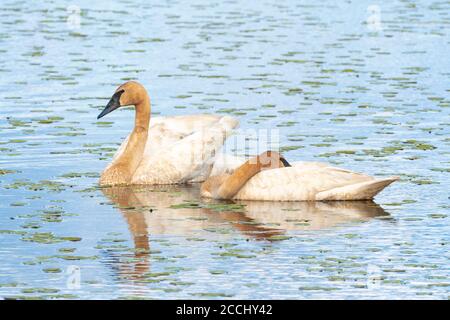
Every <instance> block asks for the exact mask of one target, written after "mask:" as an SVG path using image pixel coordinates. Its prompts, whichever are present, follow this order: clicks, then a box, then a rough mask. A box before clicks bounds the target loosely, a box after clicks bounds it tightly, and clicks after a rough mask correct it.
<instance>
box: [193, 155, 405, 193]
mask: <svg viewBox="0 0 450 320" xmlns="http://www.w3.org/2000/svg"><path fill="white" fill-rule="evenodd" d="M398 179H399V178H398V177H388V178H383V179H375V178H373V177H371V176H368V175H365V174H362V173H357V172H353V171H349V170H346V169H341V168H336V167H332V166H330V165H328V164H326V163H320V162H298V163H293V164H292V165H291V164H290V163H289V162H287V161H286V159H284V158H283V157H282V156H281V155H280V154H279V153H277V152H274V151H266V152H263V153H262V154H260V155H259V156H257V157H254V158H250V159H249V160H247V161H245V162H244V160H242V159H238V158H233V157H231V156H226V155H225V156H223V157H222V159H216V162H215V163H214V166H213V169H212V171H211V174H210V177H208V179H207V180H206V181H205V182H204V183H203V184H202V185H201V195H202V196H203V197H206V198H214V199H233V200H267V201H328V200H372V199H373V198H374V197H375V195H377V194H378V193H379V192H380V191H381V190H383V189H384V188H385V187H387V186H388V185H390V184H391V183H393V182H394V181H396V180H398Z"/></svg>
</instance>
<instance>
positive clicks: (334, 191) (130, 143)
mask: <svg viewBox="0 0 450 320" xmlns="http://www.w3.org/2000/svg"><path fill="white" fill-rule="evenodd" d="M128 105H134V106H135V110H136V117H135V126H134V129H133V131H132V132H131V134H130V135H129V136H128V137H127V138H126V140H125V141H124V142H123V143H122V145H121V146H120V148H119V150H118V151H117V153H116V154H115V156H114V158H113V161H112V162H111V163H110V164H109V165H108V166H107V167H106V169H105V170H104V171H103V173H102V175H101V177H100V185H102V186H109V185H133V184H147V185H155V184H180V183H191V182H202V181H204V183H203V184H202V186H201V195H202V196H203V197H209V198H216V199H241V200H270V201H315V200H316V201H320V200H368V199H373V197H374V196H375V195H376V194H377V193H379V192H380V191H381V190H383V189H384V188H385V187H386V186H388V185H389V184H391V183H392V182H394V181H395V180H397V179H398V178H397V177H389V178H385V179H375V178H373V177H370V176H367V175H364V174H360V173H356V172H352V171H348V170H344V169H340V168H335V167H331V166H329V165H327V164H324V163H316V162H300V163H293V164H292V165H291V164H289V163H288V162H287V161H286V160H285V159H284V158H283V157H282V156H281V155H279V154H278V153H277V152H273V151H267V152H264V153H262V154H261V155H259V156H257V157H254V158H251V159H249V160H248V161H246V162H244V161H243V160H240V159H235V158H234V159H231V160H230V158H229V157H228V160H227V161H224V159H226V158H223V157H222V158H220V156H216V154H217V153H218V150H219V149H220V148H221V146H222V145H223V143H224V141H225V139H226V137H227V136H228V135H229V133H230V132H231V130H232V129H233V128H235V127H236V126H237V125H238V121H237V120H235V119H233V118H231V117H228V116H217V115H191V116H178V117H161V118H159V119H158V118H157V119H155V120H154V121H153V123H152V124H151V125H150V98H149V96H148V94H147V91H146V90H145V88H144V87H143V86H142V85H141V84H139V83H137V82H134V81H129V82H126V83H124V84H123V85H121V86H120V87H119V88H118V89H117V90H116V92H115V93H114V95H113V96H112V98H111V99H110V101H109V103H108V105H107V106H106V108H105V109H104V110H103V111H102V112H101V113H100V114H99V116H98V117H97V118H98V119H99V118H101V117H103V116H105V115H106V114H108V113H110V112H112V111H114V110H116V109H118V108H119V107H122V106H128Z"/></svg>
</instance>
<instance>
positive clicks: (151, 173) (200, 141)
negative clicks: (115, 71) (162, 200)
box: [97, 81, 238, 185]
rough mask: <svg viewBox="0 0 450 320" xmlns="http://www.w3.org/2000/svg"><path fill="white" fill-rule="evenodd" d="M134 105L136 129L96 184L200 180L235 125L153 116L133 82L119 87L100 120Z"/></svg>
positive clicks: (209, 118)
mask: <svg viewBox="0 0 450 320" xmlns="http://www.w3.org/2000/svg"><path fill="white" fill-rule="evenodd" d="M127 105H134V106H135V109H136V116H135V126H134V129H133V131H132V132H131V134H130V135H129V136H128V137H127V138H126V139H125V141H124V142H123V143H122V145H121V146H120V148H119V150H118V151H117V153H116V154H115V156H114V158H113V160H112V162H111V163H110V164H109V165H108V166H107V167H106V169H105V170H104V171H103V173H102V175H101V177H100V185H131V184H152V185H155V184H178V183H189V182H200V181H204V180H205V179H206V178H207V177H208V176H209V173H210V171H211V169H212V165H213V160H214V156H215V154H216V152H217V150H218V149H219V148H221V147H222V145H223V143H224V141H225V139H226V137H227V136H228V135H229V134H230V132H231V130H232V129H233V128H235V127H236V126H237V125H238V121H237V120H236V119H234V118H232V117H229V116H218V115H186V116H175V117H156V118H153V119H152V123H151V124H150V98H149V96H148V94H147V91H146V90H145V88H144V87H143V86H142V85H141V84H139V83H137V82H134V81H129V82H126V83H124V84H123V85H121V86H120V87H119V88H118V89H117V90H116V92H115V93H114V95H113V96H112V98H111V100H110V101H109V103H108V105H107V106H106V108H105V109H104V110H103V111H102V112H101V113H100V114H99V116H98V117H97V118H98V119H99V118H101V117H103V116H104V115H106V114H108V113H110V112H112V111H114V110H116V109H117V108H119V107H121V106H127Z"/></svg>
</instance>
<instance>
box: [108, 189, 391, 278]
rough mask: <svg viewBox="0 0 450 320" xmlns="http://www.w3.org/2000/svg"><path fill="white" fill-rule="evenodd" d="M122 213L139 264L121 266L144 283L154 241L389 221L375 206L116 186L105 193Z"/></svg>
mask: <svg viewBox="0 0 450 320" xmlns="http://www.w3.org/2000/svg"><path fill="white" fill-rule="evenodd" d="M101 190H102V191H103V193H104V195H105V196H106V197H107V198H109V199H110V201H111V202H112V203H113V204H114V205H115V206H116V207H117V208H118V209H119V211H120V212H121V213H122V215H123V217H124V218H125V221H126V222H127V224H128V228H129V230H130V233H131V236H132V238H133V241H134V249H135V250H134V257H133V259H134V260H135V263H134V264H129V263H127V264H124V265H121V266H116V267H118V268H119V269H120V270H118V272H119V274H120V275H123V276H125V277H127V278H131V279H139V276H140V275H143V274H145V273H146V272H149V263H150V262H149V259H150V240H149V235H171V236H183V237H186V238H188V237H197V238H201V237H210V236H211V234H212V233H211V231H214V230H218V229H220V230H222V231H223V230H225V232H216V233H214V237H215V239H217V237H223V238H224V239H225V238H226V237H228V238H232V237H233V236H235V234H236V233H235V232H233V231H237V232H239V233H241V234H243V235H244V236H245V237H249V238H252V239H255V240H271V239H274V238H276V237H278V239H279V236H282V235H283V234H286V233H289V232H293V231H313V230H320V229H327V228H332V227H335V226H338V225H341V224H344V223H352V222H362V221H367V220H370V219H371V218H374V217H379V216H388V215H389V214H388V213H386V212H385V211H384V210H383V209H382V208H381V207H380V206H379V205H377V204H376V203H374V202H373V201H334V202H333V201H329V202H271V201H226V202H224V201H218V200H207V199H202V198H201V197H200V192H199V188H198V187H196V186H151V187H150V186H116V187H105V188H102V189H101Z"/></svg>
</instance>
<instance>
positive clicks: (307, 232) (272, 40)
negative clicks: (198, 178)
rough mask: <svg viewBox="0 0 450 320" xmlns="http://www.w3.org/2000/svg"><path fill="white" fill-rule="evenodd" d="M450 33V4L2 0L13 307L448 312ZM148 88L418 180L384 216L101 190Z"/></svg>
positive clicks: (4, 159) (6, 244)
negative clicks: (131, 90)
mask: <svg viewBox="0 0 450 320" xmlns="http://www.w3.org/2000/svg"><path fill="white" fill-rule="evenodd" d="M78 12H80V14H78ZM449 33H450V4H449V3H448V2H441V1H409V0H404V1H390V2H385V3H384V4H382V5H381V4H380V5H378V6H377V5H376V4H375V5H374V3H373V2H372V1H345V2H341V3H340V4H337V3H335V1H320V2H317V1H302V2H301V3H300V2H298V1H285V2H280V1H260V2H249V1H233V0H230V1H216V0H211V1H164V2H161V1H138V0H127V1H115V2H114V4H113V3H111V2H110V1H95V2H94V1H86V0H79V1H74V2H71V1H67V2H59V1H58V2H56V1H42V2H39V3H33V4H30V3H28V2H27V3H24V2H22V1H18V0H5V1H2V3H1V5H0V297H2V298H30V299H38V298H43V299H55V298H71V299H116V298H123V299H137V298H146V299H152V298H156V299H161V298H188V299H191V298H234V299H241V298H248V299H261V298H267V299H270V298H278V299H286V298H290V299H309V298H337V299H349V298H355V299H361V298H367V299H372V298H394V299H396V298H412V299H418V298H420V299H424V298H425V299H428V298H432V299H448V298H449V296H450V293H449V291H450V290H449V289H450V280H449V276H450V268H449V266H450V263H449V245H450V226H449V212H450V201H449V190H450V182H449V173H450V135H449V133H450V130H449V125H450V117H449V116H450V98H449V95H450V84H449V81H448V79H449V76H450V60H449V59H448V52H449V51H450V37H449ZM130 79H135V80H139V81H140V82H142V83H143V84H144V85H145V86H146V87H147V88H148V89H149V92H150V95H151V99H152V108H153V109H152V113H153V114H154V115H176V114H195V113H218V114H228V115H232V116H235V117H237V118H238V119H239V120H240V127H241V128H242V129H244V130H245V129H261V128H263V129H267V128H276V129H278V130H279V135H280V144H281V147H282V151H283V152H284V155H285V157H286V158H287V159H289V160H292V161H295V160H308V161H310V160H312V161H325V162H330V163H332V164H334V165H338V166H341V167H344V168H348V169H351V170H355V171H363V172H366V173H368V174H372V175H376V176H389V175H398V176H400V177H401V180H400V181H399V182H397V183H395V184H393V185H392V186H390V187H389V188H388V189H386V190H385V191H384V192H382V193H381V194H379V195H378V196H377V198H376V199H375V203H373V202H359V203H358V202H357V203H310V204H307V203H264V202H250V203H249V202H239V203H235V204H230V203H218V202H214V201H212V202H211V201H210V202H205V201H202V200H201V199H200V198H199V196H198V186H178V187H176V186H172V187H134V188H113V189H100V188H98V185H97V181H98V176H99V172H101V170H102V169H103V168H104V167H105V166H106V164H107V163H108V162H109V161H110V159H111V157H112V155H113V154H114V151H115V150H116V149H117V147H118V145H120V143H121V141H122V140H123V139H124V137H126V135H127V134H128V132H129V131H130V130H131V128H132V126H133V117H134V113H133V112H132V111H131V110H129V109H128V110H122V111H120V112H115V113H113V114H111V115H108V117H106V118H105V119H102V121H97V120H96V116H97V115H98V113H99V112H100V110H101V109H102V108H103V107H104V106H105V104H106V102H107V101H108V99H109V97H110V96H111V94H112V93H113V92H114V89H115V88H116V87H117V86H118V85H119V84H121V83H122V82H124V81H126V80H130ZM186 201H188V202H186Z"/></svg>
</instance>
